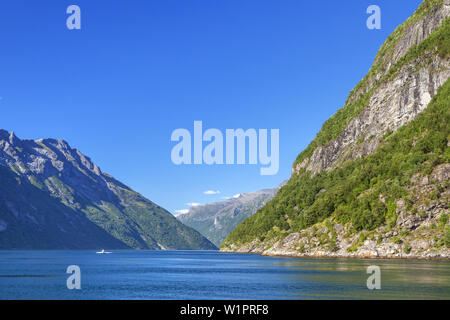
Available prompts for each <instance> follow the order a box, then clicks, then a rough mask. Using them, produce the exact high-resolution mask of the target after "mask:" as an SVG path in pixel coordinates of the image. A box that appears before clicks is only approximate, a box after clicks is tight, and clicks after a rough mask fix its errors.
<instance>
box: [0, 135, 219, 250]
mask: <svg viewBox="0 0 450 320" xmlns="http://www.w3.org/2000/svg"><path fill="white" fill-rule="evenodd" d="M0 248H2V249H63V248H64V249H98V248H109V249H120V248H136V249H215V248H216V247H215V246H214V245H213V244H212V243H211V242H209V241H208V240H207V239H206V238H204V237H203V236H202V235H200V234H199V233H198V232H197V231H195V230H193V229H191V228H189V227H187V226H185V225H183V224H182V223H180V222H179V221H178V220H177V219H176V218H175V217H174V216H173V215H172V214H170V213H169V212H167V211H166V210H165V209H164V208H161V207H160V206H158V205H156V204H154V203H153V202H151V201H149V200H147V199H146V198H144V197H143V196H141V195H140V194H138V193H137V192H134V191H133V190H131V189H130V188H128V187H127V186H125V185H124V184H122V183H120V182H119V181H117V180H115V179H114V178H113V177H111V176H110V175H108V174H106V173H103V172H101V170H100V169H99V168H98V167H97V166H96V165H95V164H94V163H92V161H91V160H90V159H89V158H88V157H86V156H84V155H83V154H82V153H81V152H79V151H78V150H76V149H72V148H70V146H69V145H68V144H67V143H66V142H65V141H62V140H54V139H45V140H37V141H32V140H20V139H19V138H17V137H16V136H15V135H14V133H8V132H7V131H5V130H0Z"/></svg>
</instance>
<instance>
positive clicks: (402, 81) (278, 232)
mask: <svg viewBox="0 0 450 320" xmlns="http://www.w3.org/2000/svg"><path fill="white" fill-rule="evenodd" d="M449 17H450V0H441V1H432V0H425V1H424V2H423V3H422V5H421V7H420V8H419V9H418V11H416V13H415V14H414V15H413V16H412V17H411V18H409V19H408V20H407V21H406V22H405V23H404V24H402V25H401V26H399V27H398V28H397V29H396V30H395V31H394V33H393V34H392V35H391V36H390V37H389V38H388V40H387V41H386V42H385V44H384V45H383V46H382V47H381V49H380V51H379V53H378V54H377V56H376V59H375V62H374V65H373V67H372V68H371V70H370V71H369V73H368V75H367V76H366V77H365V78H364V79H363V80H362V81H361V82H360V83H359V84H358V85H357V86H356V87H355V89H354V90H353V91H352V92H351V93H350V95H349V98H348V99H347V102H346V104H345V106H344V108H342V109H341V110H339V111H338V112H337V114H335V115H334V116H333V117H331V118H330V119H329V120H328V121H327V122H326V123H325V124H324V127H323V128H322V130H321V132H320V133H319V134H318V136H317V137H316V139H315V140H314V141H313V143H311V144H310V146H309V147H308V148H307V150H305V151H304V152H303V153H302V154H300V155H299V157H298V158H297V161H296V162H295V163H294V166H293V169H292V177H291V179H290V180H289V182H288V185H287V186H288V187H289V188H284V189H281V190H280V192H279V193H278V195H277V196H276V197H275V198H274V199H273V201H272V202H271V203H270V204H269V205H266V206H265V207H263V208H262V209H261V211H260V212H258V213H256V214H255V216H254V217H253V218H250V219H249V220H248V221H246V223H245V224H241V225H240V226H238V227H237V228H236V229H235V231H233V232H232V233H231V234H230V236H229V237H228V238H227V239H226V240H225V241H224V243H223V245H222V246H223V247H222V248H221V250H222V251H224V252H252V253H259V254H264V255H285V256H307V257H318V256H330V257H370V258H376V257H384V258H450V223H449V216H450V212H449V208H448V205H449V203H450V202H449V200H450V191H449V177H450V164H449V163H448V156H447V154H448V151H449V150H448V148H449V147H450V142H449V138H450V135H448V127H445V123H446V120H447V119H448V117H449V113H448V106H449V105H450V100H449V99H450V96H449V94H450V82H449V81H450V80H449V78H450V59H449V54H448V45H447V43H448V42H445V41H448V37H449V33H448V28H449V26H450V20H449ZM430 39H431V40H430ZM436 39H439V40H436ZM442 43H445V48H444V46H440V44H442ZM438 48H439V49H438ZM433 97H437V98H438V99H434V100H432V99H433ZM431 101H434V102H433V103H432V104H430V102H431ZM430 106H432V107H430ZM445 108H447V110H445ZM430 110H431V111H430ZM420 115H421V116H420ZM419 116H420V117H419ZM430 116H431V117H433V120H432V121H431V120H429V119H430ZM436 117H438V118H439V119H438V120H436V121H435V120H434V119H437V118H436ZM414 119H416V121H413V120H414ZM424 119H427V120H424ZM400 128H402V130H399V129H400ZM403 129H404V130H403ZM408 130H409V131H408ZM403 133H405V134H403ZM402 134H403V135H402ZM431 136H433V137H439V141H438V142H436V144H439V147H438V148H434V147H429V146H430V145H431V144H430V145H428V144H427V142H425V140H426V141H428V142H429V141H432V139H430V137H431ZM390 138H392V139H390ZM396 139H397V140H396ZM427 139H428V140H427ZM437 140H438V139H437V138H436V140H435V141H437ZM416 144H417V145H418V146H419V147H417V148H415V147H416ZM421 145H422V146H427V147H426V148H422V149H421V147H420V146H421ZM387 146H389V148H388V147H387ZM404 146H408V147H405V148H404ZM411 146H412V147H411ZM445 146H447V149H446V148H445ZM395 149H397V150H395ZM404 150H407V151H406V152H405V153H404V152H403V151H404ZM421 157H422V158H423V159H426V161H425V160H423V162H421V160H420V158H421ZM400 159H401V160H400ZM416 160H417V161H416ZM414 161H416V162H414ZM394 162H395V163H396V164H399V163H401V165H399V166H396V167H395V168H396V169H397V168H399V170H395V172H394V170H393V171H391V172H390V173H389V174H384V173H383V171H385V172H388V171H389V169H390V168H388V167H389V165H390V164H392V163H394ZM406 162H408V163H406ZM412 163H414V164H412ZM346 168H347V169H348V170H345V169H346ZM402 169H404V170H402ZM408 170H410V171H409V172H408ZM319 173H320V174H319ZM352 179H354V181H357V183H353V181H352ZM363 180H365V181H363ZM310 182H311V183H312V182H315V185H314V186H315V187H316V188H317V189H314V190H313V189H311V190H313V191H312V192H311V193H308V192H304V190H308V185H309V183H310ZM392 186H395V187H398V188H397V189H396V190H397V191H398V192H395V190H394V189H395V188H394V187H392ZM383 190H384V191H383ZM386 190H390V191H386ZM308 191H309V190H308ZM280 195H282V196H280ZM299 195H302V197H300V196H299ZM324 195H325V196H324ZM370 197H372V198H370ZM303 200H304V201H303ZM364 201H366V202H364ZM355 204H356V205H355ZM360 204H367V206H364V208H363V207H361V208H360V207H358V205H360ZM299 206H300V207H299ZM377 206H378V207H377ZM377 208H382V209H380V210H378V209H377ZM259 214H261V215H259ZM352 217H358V218H360V219H361V220H360V221H363V222H364V224H359V226H355V224H357V223H358V221H357V219H353V218H352ZM302 218H304V219H302ZM377 219H379V220H378V221H379V223H374V222H373V221H377ZM269 220H270V221H274V223H272V224H271V223H270V222H268V221H269ZM259 221H264V224H263V223H260V222H259ZM352 223H354V224H352ZM261 230H263V233H262V234H259V233H260V231H261ZM369 230H370V231H369ZM250 239H251V240H250Z"/></svg>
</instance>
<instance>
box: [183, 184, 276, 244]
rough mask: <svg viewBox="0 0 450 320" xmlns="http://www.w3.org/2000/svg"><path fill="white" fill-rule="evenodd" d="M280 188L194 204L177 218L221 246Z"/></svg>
mask: <svg viewBox="0 0 450 320" xmlns="http://www.w3.org/2000/svg"><path fill="white" fill-rule="evenodd" d="M278 189H279V187H277V188H274V189H264V190H260V191H255V192H248V193H241V194H239V195H237V196H235V197H233V198H230V199H228V200H225V201H221V202H213V203H207V204H203V205H198V206H193V207H191V208H190V209H189V212H188V213H185V214H180V215H178V216H177V218H178V219H179V220H180V221H181V222H183V223H184V224H186V225H187V226H190V227H192V228H194V229H195V230H197V231H199V232H200V233H201V234H202V235H204V236H205V237H206V238H207V239H209V240H210V241H211V242H212V243H214V244H215V245H216V246H219V245H220V244H221V243H222V241H223V240H224V239H225V237H226V236H227V235H228V233H230V232H231V231H232V230H233V229H234V228H235V227H236V226H237V225H239V224H240V223H241V222H242V221H243V220H244V219H246V218H248V217H250V216H251V215H252V214H254V213H255V212H256V211H257V210H258V209H259V208H261V207H262V206H264V205H265V204H266V203H267V202H268V201H269V200H271V199H272V198H273V197H274V196H275V194H276V193H277V191H278Z"/></svg>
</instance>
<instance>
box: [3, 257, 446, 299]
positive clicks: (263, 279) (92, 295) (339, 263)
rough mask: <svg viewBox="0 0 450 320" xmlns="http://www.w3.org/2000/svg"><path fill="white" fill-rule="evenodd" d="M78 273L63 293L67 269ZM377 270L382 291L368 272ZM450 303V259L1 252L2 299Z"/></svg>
mask: <svg viewBox="0 0 450 320" xmlns="http://www.w3.org/2000/svg"><path fill="white" fill-rule="evenodd" d="M69 265H78V266H79V267H80V268H81V286H82V287H81V290H68V289H67V287H66V279H67V277H68V276H69V275H68V274H66V268H67V266H69ZM369 265H378V266H379V267H380V268H381V286H382V288H381V290H374V291H370V290H368V289H367V287H366V280H367V277H368V276H369V275H367V274H366V268H367V266H369ZM361 298H363V299H450V261H404V260H396V261H391V260H344V259H297V258H271V257H261V256H257V255H242V254H228V253H219V252H215V251H114V252H113V253H112V254H104V255H100V254H95V252H92V251H0V299H361Z"/></svg>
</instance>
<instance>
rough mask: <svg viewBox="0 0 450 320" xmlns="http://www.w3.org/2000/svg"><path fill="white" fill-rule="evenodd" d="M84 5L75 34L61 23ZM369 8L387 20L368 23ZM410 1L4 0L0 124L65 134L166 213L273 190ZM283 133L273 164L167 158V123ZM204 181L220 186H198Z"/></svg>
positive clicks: (24, 133) (35, 134)
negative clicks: (264, 168) (273, 170)
mask: <svg viewBox="0 0 450 320" xmlns="http://www.w3.org/2000/svg"><path fill="white" fill-rule="evenodd" d="M70 4H77V5H79V6H80V8H81V14H82V30H79V31H78V30H75V31H70V30H68V29H67V28H66V18H67V17H68V15H67V14H66V8H67V7H68V6H69V5H70ZM371 4H376V5H378V6H380V8H381V13H382V29H381V30H369V29H367V28H366V19H367V17H368V15H367V14H366V8H367V7H368V6H369V5H371ZM419 4H420V1H419V0H404V1H400V0H399V1H397V0H396V1H392V0H370V1H365V0H347V1H334V0H333V1H331V0H329V1H300V0H270V1H269V0H226V1H225V0H220V1H218V0H185V1H180V0H176V1H175V0H152V1H125V0H120V1H99V0H89V1H81V0H74V1H63V0H57V1H56V0H55V1H23V0H2V1H1V2H0V97H1V98H0V128H3V129H6V130H9V131H11V130H13V131H15V132H16V134H17V135H18V136H19V137H20V138H24V139H38V138H45V137H52V138H60V139H64V140H66V141H68V142H69V143H70V144H71V146H72V147H75V148H78V149H80V150H81V151H82V152H83V153H84V154H86V155H88V156H90V157H91V158H92V159H93V161H95V162H96V163H97V164H98V165H99V166H100V168H101V169H102V170H103V171H105V172H108V173H110V174H112V175H113V176H115V177H116V178H117V179H119V180H121V181H122V182H124V183H125V184H127V185H129V186H130V187H132V188H133V189H135V190H136V191H138V192H140V193H141V194H143V195H144V196H146V197H148V198H149V199H150V200H152V201H154V202H156V203H158V204H160V205H162V206H163V207H165V208H167V209H168V210H170V211H171V212H175V210H180V209H186V208H188V206H187V205H186V203H191V202H197V203H205V202H211V201H218V200H220V199H221V197H226V196H232V195H234V194H237V193H242V192H248V191H255V190H259V189H262V188H268V187H274V186H276V185H278V184H279V183H280V182H281V181H283V180H285V179H287V178H289V176H290V170H291V166H292V163H293V161H294V160H295V158H296V156H297V155H298V153H299V152H301V151H302V150H303V149H304V148H305V147H306V146H307V145H308V143H309V142H310V141H311V140H312V139H313V138H314V136H315V134H316V133H317V132H318V130H319V129H320V127H321V125H322V123H323V122H324V121H325V120H326V119H327V118H329V117H330V116H331V115H332V114H334V113H335V112H336V110H337V109H339V108H341V107H342V106H343V104H344V102H345V99H346V97H347V95H348V93H349V91H350V90H351V89H352V88H353V87H354V86H355V85H356V83H357V82H358V81H359V80H360V79H361V78H362V77H363V76H364V75H365V74H366V72H367V71H368V69H369V68H370V66H371V64H372V62H373V59H374V57H375V54H376V52H377V50H378V48H379V47H380V46H381V44H382V43H383V42H384V40H385V39H386V37H387V36H388V35H389V34H390V33H391V32H392V31H393V30H394V29H395V27H396V26H397V25H399V24H400V23H402V22H403V21H404V20H405V19H406V18H407V17H408V16H410V15H411V14H412V13H413V12H414V10H415V9H416V8H417V7H418V5H419ZM194 120H202V121H203V124H204V126H205V127H206V128H218V129H221V130H223V131H225V129H227V128H230V129H233V128H244V129H248V128H256V129H258V128H268V129H270V128H278V129H280V170H279V172H278V174H277V175H274V176H261V175H260V174H259V169H260V166H259V165H244V166H242V165H232V166H226V165H215V166H207V165H200V166H194V165H191V166H186V165H184V166H175V165H174V164H173V163H172V162H171V159H170V152H171V149H172V147H173V146H174V143H172V142H171V141H170V135H171V133H172V131H173V130H174V129H177V128H188V129H190V130H192V126H193V121H194ZM206 190H220V194H216V195H205V194H203V192H204V191H206Z"/></svg>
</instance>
